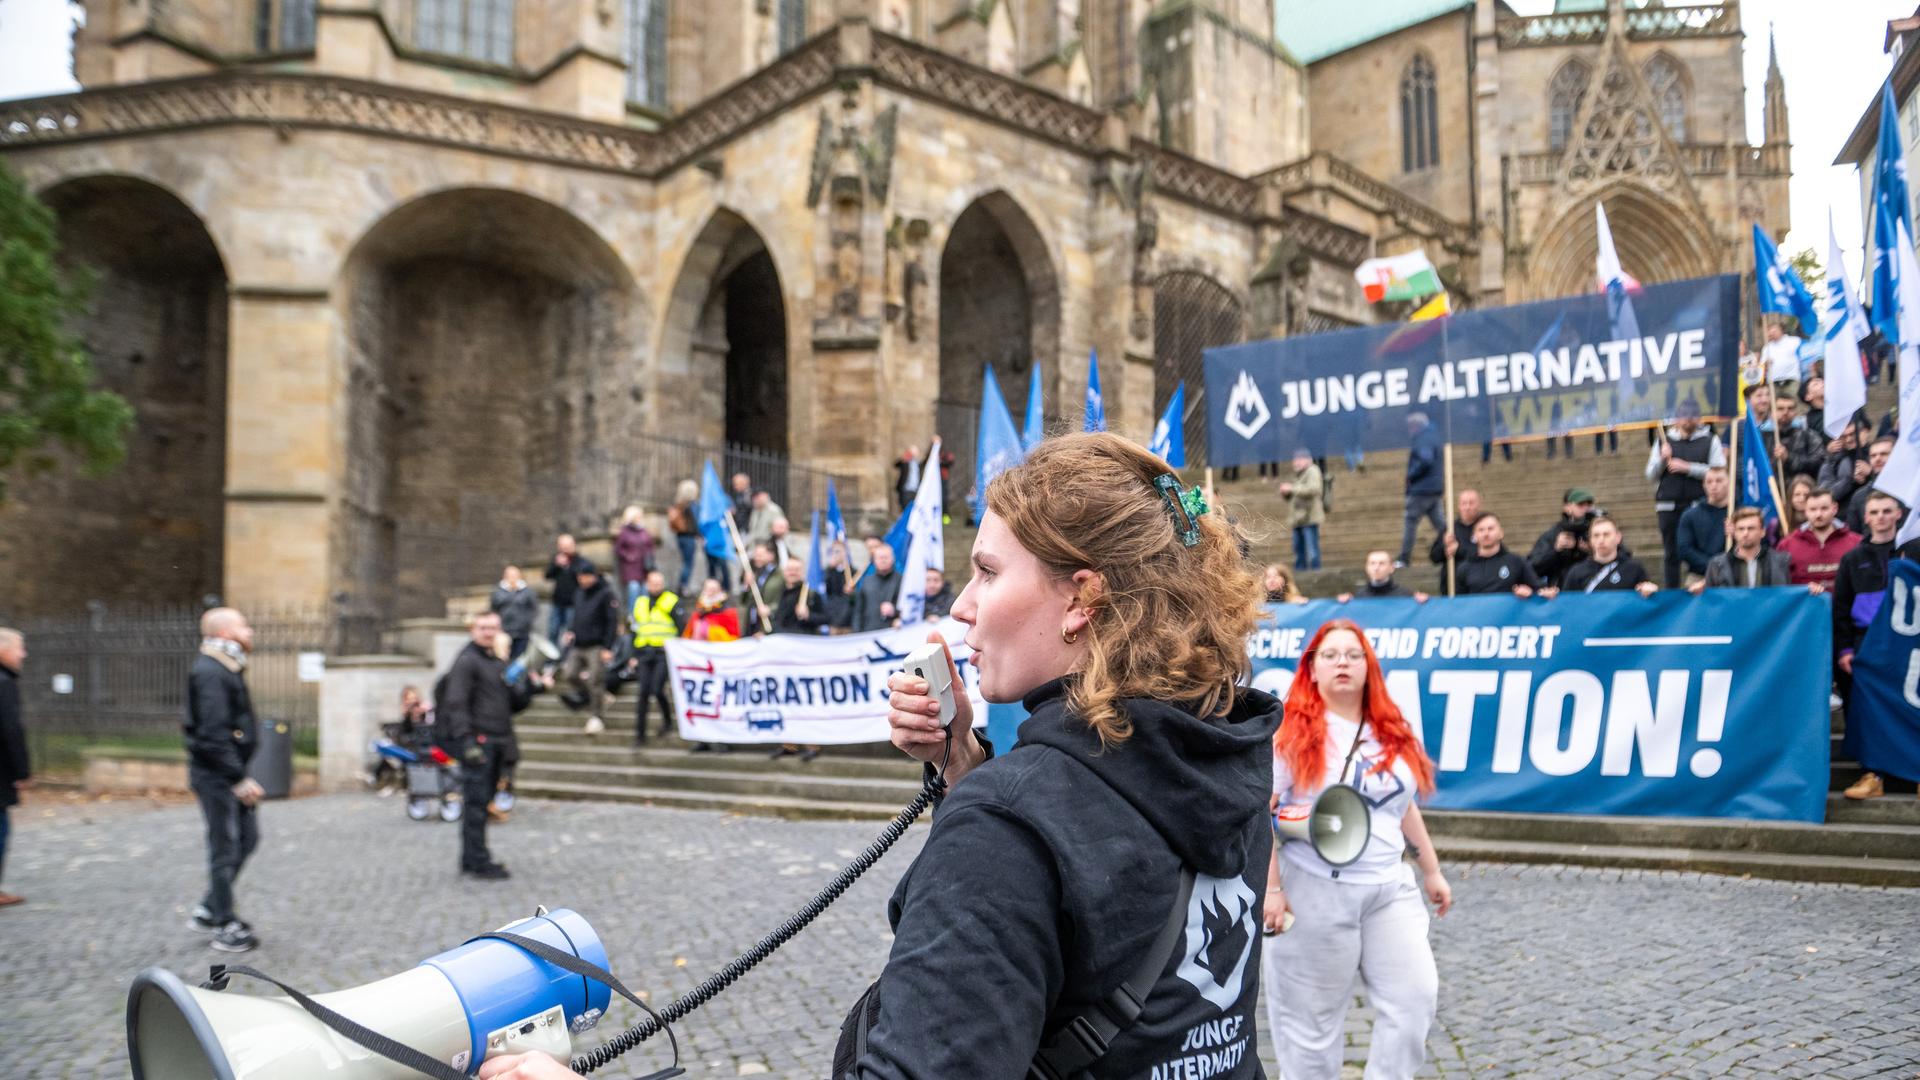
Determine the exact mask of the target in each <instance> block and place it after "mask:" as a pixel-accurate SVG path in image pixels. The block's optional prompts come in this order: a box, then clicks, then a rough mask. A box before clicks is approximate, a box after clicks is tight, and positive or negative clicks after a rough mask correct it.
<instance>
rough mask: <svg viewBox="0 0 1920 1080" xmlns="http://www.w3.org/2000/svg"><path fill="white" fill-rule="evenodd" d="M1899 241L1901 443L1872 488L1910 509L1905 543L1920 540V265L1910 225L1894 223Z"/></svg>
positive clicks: (1896, 267) (1896, 246) (1895, 253)
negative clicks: (1897, 500)
mask: <svg viewBox="0 0 1920 1080" xmlns="http://www.w3.org/2000/svg"><path fill="white" fill-rule="evenodd" d="M1894 237H1895V242H1894V245H1893V247H1894V250H1893V251H1892V252H1891V253H1890V257H1891V258H1892V259H1893V272H1894V277H1895V282H1894V298H1895V303H1896V305H1897V307H1898V309H1899V310H1898V311H1896V312H1895V313H1894V321H1895V325H1896V326H1897V327H1898V328H1899V331H1900V370H1899V376H1900V406H1899V408H1900V438H1899V441H1897V442H1895V443H1894V444H1893V456H1892V457H1891V458H1889V459H1888V460H1887V467H1886V468H1885V469H1882V470H1881V472H1880V479H1879V480H1878V481H1876V482H1875V483H1874V485H1873V486H1874V487H1876V488H1879V489H1880V490H1881V491H1884V492H1886V493H1887V494H1889V495H1892V496H1893V497H1894V498H1896V499H1899V500H1900V501H1901V502H1902V503H1905V504H1906V506H1907V520H1906V524H1904V525H1902V526H1900V532H1899V535H1898V536H1897V537H1896V538H1895V539H1896V541H1897V542H1898V543H1902V544H1904V543H1906V542H1907V541H1908V540H1911V539H1913V538H1914V537H1916V536H1920V510H1916V507H1920V442H1915V441H1914V440H1915V437H1916V436H1920V419H1916V418H1920V263H1916V261H1915V259H1914V255H1913V238H1912V237H1911V236H1909V235H1907V226H1906V223H1904V222H1895V231H1894Z"/></svg>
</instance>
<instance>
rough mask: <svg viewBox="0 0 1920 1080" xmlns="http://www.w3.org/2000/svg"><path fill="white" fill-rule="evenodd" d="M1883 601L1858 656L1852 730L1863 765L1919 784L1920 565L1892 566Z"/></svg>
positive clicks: (1900, 561)
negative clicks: (1917, 779)
mask: <svg viewBox="0 0 1920 1080" xmlns="http://www.w3.org/2000/svg"><path fill="white" fill-rule="evenodd" d="M1877 599H1878V600H1879V604H1880V607H1879V610H1878V611H1877V612H1875V613H1874V614H1873V615H1872V618H1871V619H1870V620H1869V621H1868V623H1867V636H1866V637H1865V638H1863V639H1861V642H1860V648H1859V649H1857V650H1855V651H1854V654H1853V692H1852V696H1850V697H1849V698H1848V699H1847V727H1848V729H1849V730H1850V732H1851V733H1852V738H1853V740H1854V741H1856V742H1857V743H1858V745H1859V749H1860V764H1862V765H1864V766H1866V767H1867V768H1868V769H1871V770H1873V771H1874V772H1877V773H1881V774H1883V775H1889V776H1900V777H1905V778H1907V779H1914V778H1916V777H1920V563H1915V562H1911V561H1909V560H1906V559H1895V560H1893V561H1892V562H1890V563H1888V564H1887V590H1886V592H1884V593H1882V594H1880V596H1879V597H1878V598H1877ZM1861 602H1863V603H1871V602H1873V599H1872V598H1870V597H1867V596H1863V597H1861ZM1861 614H1863V615H1864V614H1865V612H1861Z"/></svg>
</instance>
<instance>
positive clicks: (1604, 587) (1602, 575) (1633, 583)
mask: <svg viewBox="0 0 1920 1080" xmlns="http://www.w3.org/2000/svg"><path fill="white" fill-rule="evenodd" d="M1650 580H1652V579H1651V578H1649V577H1647V568H1646V567H1644V566H1641V565H1640V560H1638V559H1631V558H1628V557H1627V556H1625V555H1616V556H1614V557H1613V558H1612V559H1609V560H1607V561H1606V562H1604V563H1602V562H1598V561H1596V560H1594V559H1590V558H1589V559H1582V560H1581V561H1579V562H1577V563H1575V564H1574V565H1573V569H1571V570H1568V571H1567V577H1566V583H1565V584H1564V585H1562V586H1561V588H1563V589H1565V590H1566V591H1567V592H1613V591H1617V590H1620V589H1637V588H1639V587H1640V583H1641V582H1643V581H1650ZM1588 585H1592V586H1593V587H1592V588H1591V589H1589V588H1588V587H1587V586H1588Z"/></svg>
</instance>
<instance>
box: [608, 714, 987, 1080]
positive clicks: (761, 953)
mask: <svg viewBox="0 0 1920 1080" xmlns="http://www.w3.org/2000/svg"><path fill="white" fill-rule="evenodd" d="M952 753H953V732H952V730H951V729H949V730H948V732H947V745H946V748H945V750H944V751H943V752H942V753H941V755H940V768H939V769H938V770H936V771H935V772H933V773H932V774H930V775H929V776H928V777H927V778H926V782H925V783H924V784H923V785H922V786H921V788H920V793H919V794H918V795H915V796H914V797H913V801H912V802H910V803H908V804H907V805H906V808H905V809H903V810H901V811H900V813H899V814H897V815H895V816H894V819H893V820H892V821H890V822H888V823H887V827H886V828H884V829H882V830H880V835H879V836H877V837H875V838H874V840H873V842H872V843H871V844H868V845H867V848H866V850H865V851H862V852H861V853H860V854H859V855H857V856H855V857H854V860H853V861H852V862H850V863H848V864H847V865H846V867H845V868H844V869H842V870H841V871H840V872H839V873H838V874H836V875H834V878H833V880H832V881H829V882H827V884H826V886H825V887H824V888H822V889H821V890H820V891H819V892H817V893H815V894H814V895H813V899H811V900H808V901H807V902H806V904H805V905H803V906H802V907H801V908H800V910H799V911H796V912H794V913H793V914H792V915H789V916H787V920H786V921H785V922H783V923H781V924H780V925H779V926H777V927H775V928H774V930H773V932H772V933H770V934H768V935H767V936H766V937H763V938H761V939H760V940H759V941H758V942H756V943H755V944H754V946H753V948H751V949H748V950H747V951H746V952H743V953H741V954H740V955H739V956H736V957H734V958H733V960H732V962H731V963H729V964H727V966H726V967H723V968H721V969H720V970H719V971H716V972H714V973H713V974H711V975H709V976H707V977H706V979H705V980H704V981H703V982H701V983H700V985H698V986H696V987H694V988H693V989H692V990H689V991H687V992H686V993H685V994H682V995H681V996H680V997H677V998H675V999H674V1000H673V1003H672V1004H670V1005H668V1006H667V1007H666V1008H664V1009H661V1010H660V1012H659V1014H658V1015H657V1016H656V1015H652V1014H649V1015H648V1017H647V1018H646V1019H644V1020H642V1021H640V1022H639V1023H637V1024H635V1025H633V1026H632V1027H630V1028H628V1029H627V1030H625V1031H622V1032H621V1033H620V1034H618V1035H615V1036H614V1037H613V1038H611V1039H608V1040H607V1041H606V1042H604V1043H601V1044H600V1045H599V1046H596V1047H594V1048H593V1049H592V1050H590V1051H588V1052H587V1053H584V1054H580V1055H578V1056H577V1057H575V1058H574V1059H573V1061H572V1062H571V1063H570V1065H571V1067H572V1069H573V1071H574V1072H577V1073H579V1074H581V1075H582V1076H585V1075H587V1074H588V1073H591V1072H593V1071H594V1070H595V1069H598V1068H600V1067H601V1066H603V1065H606V1064H607V1063H609V1062H611V1061H612V1060H613V1059H614V1058H617V1057H619V1056H620V1055H621V1054H624V1053H626V1052H627V1051H629V1050H631V1049H633V1048H634V1047H636V1046H639V1045H640V1044H641V1043H643V1042H645V1041H646V1040H648V1039H650V1038H652V1037H654V1036H655V1035H658V1034H659V1033H660V1032H661V1030H662V1029H663V1028H665V1027H666V1026H667V1025H669V1024H672V1023H674V1022H675V1021H678V1020H680V1019H682V1018H684V1017H685V1016H686V1015H687V1014H688V1013H691V1012H692V1011H693V1010H695V1009H697V1008H699V1007H700V1006H702V1005H705V1004H706V1003H707V1002H709V1001H711V1000H713V998H714V996H715V995H717V994H719V993H720V991H722V990H725V989H726V988H727V987H729V986H731V985H733V983H734V982H735V981H737V980H738V979H739V978H740V977H741V976H743V975H745V974H746V973H747V972H749V971H751V970H753V968H754V966H755V965H756V964H758V963H760V961H762V960H765V959H766V958H767V957H769V956H771V955H773V952H774V950H776V949H778V948H779V947H780V946H782V945H785V944H786V943H787V942H788V941H790V940H792V938H793V936H794V935H795V934H798V933H799V932H800V931H802V930H804V929H806V927H807V924H808V923H811V922H812V921H813V920H815V919H817V918H819V917H820V913H821V912H823V911H825V910H827V908H828V907H829V906H831V905H832V904H833V902H834V901H835V900H838V899H840V895H841V894H842V893H844V892H846V891H847V890H848V889H849V888H851V887H852V886H853V883H854V882H855V881H857V880H859V878H860V875H861V874H864V873H866V872H867V871H868V870H870V869H872V868H873V864H874V863H876V862H879V861H880V856H882V855H885V854H886V853H887V849H889V848H891V847H893V845H894V844H895V843H897V842H899V840H900V838H901V837H902V836H905V835H906V834H907V828H908V826H910V825H912V824H913V822H914V819H915V818H917V817H919V816H920V815H921V814H923V813H925V812H926V809H927V807H929V806H932V805H933V803H934V800H936V799H938V798H940V796H942V795H943V794H945V793H946V790H947V780H946V774H947V757H948V755H950V754H952ZM674 1057H675V1060H676V1061H677V1060H678V1058H679V1053H678V1051H677V1050H676V1051H675V1054H674Z"/></svg>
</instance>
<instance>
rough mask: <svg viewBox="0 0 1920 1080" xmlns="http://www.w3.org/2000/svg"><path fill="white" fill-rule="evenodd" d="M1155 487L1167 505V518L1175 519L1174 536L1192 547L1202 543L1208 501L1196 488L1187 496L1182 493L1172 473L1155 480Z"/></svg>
mask: <svg viewBox="0 0 1920 1080" xmlns="http://www.w3.org/2000/svg"><path fill="white" fill-rule="evenodd" d="M1153 487H1154V490H1155V491H1158V492H1159V493H1160V499H1161V501H1162V502H1164V503H1166V504H1167V516H1168V517H1170V518H1172V519H1173V531H1174V534H1175V535H1177V536H1179V537H1180V542H1181V543H1182V544H1185V545H1186V546H1188V547H1192V546H1194V545H1195V544H1198V543H1199V542H1200V518H1201V516H1202V515H1204V514H1205V513H1206V512H1207V500H1206V498H1205V497H1204V496H1203V495H1201V494H1200V489H1199V488H1194V489H1193V490H1192V491H1189V492H1187V493H1185V494H1181V492H1180V479H1179V477H1176V476H1175V475H1173V474H1172V473H1161V474H1160V475H1159V476H1156V477H1154V478H1153Z"/></svg>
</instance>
